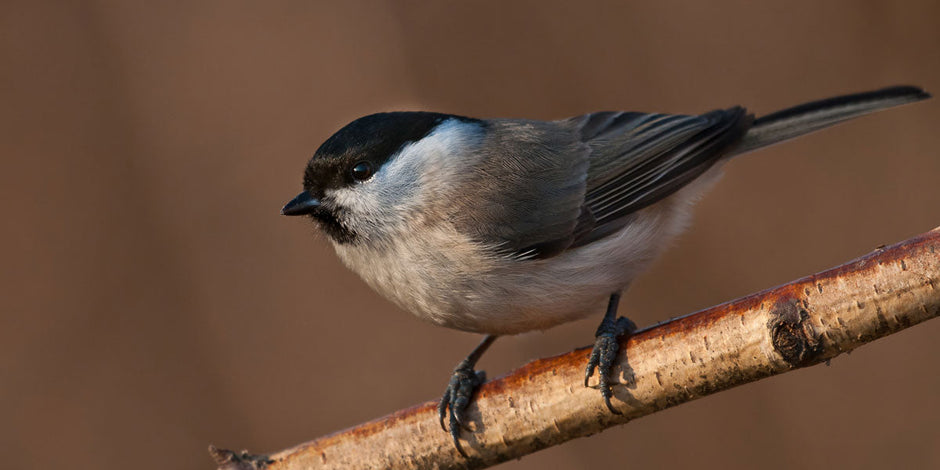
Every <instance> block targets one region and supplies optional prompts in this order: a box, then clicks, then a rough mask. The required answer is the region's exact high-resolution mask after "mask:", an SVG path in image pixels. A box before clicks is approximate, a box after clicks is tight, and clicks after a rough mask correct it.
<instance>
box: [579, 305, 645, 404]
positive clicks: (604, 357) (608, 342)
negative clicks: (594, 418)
mask: <svg viewBox="0 0 940 470" xmlns="http://www.w3.org/2000/svg"><path fill="white" fill-rule="evenodd" d="M619 302H620V292H615V293H613V294H611V295H610V303H608V304H607V313H606V314H604V319H603V320H601V324H600V326H598V327H597V332H596V333H594V338H595V339H594V349H593V350H592V351H591V358H590V359H589V360H588V364H587V369H586V370H585V371H584V386H585V387H587V386H588V379H590V378H591V375H593V374H594V369H595V368H596V369H597V373H598V375H599V376H600V377H599V378H600V389H601V395H603V397H604V403H606V404H607V409H609V410H610V412H611V413H614V414H618V415H619V414H622V413H620V412H619V411H617V410H616V409H614V407H613V406H612V405H611V404H610V397H611V396H613V394H614V393H613V391H612V390H611V388H610V384H611V381H612V380H611V379H612V377H611V369H612V368H613V365H614V359H616V358H617V351H619V350H620V337H621V336H623V335H629V334H632V333H633V332H634V331H636V324H634V323H633V322H632V321H630V319H629V318H626V317H620V318H617V304H618V303H619Z"/></svg>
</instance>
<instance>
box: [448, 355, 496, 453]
mask: <svg viewBox="0 0 940 470" xmlns="http://www.w3.org/2000/svg"><path fill="white" fill-rule="evenodd" d="M483 382H486V372H484V371H482V370H481V371H475V370H473V369H472V368H471V367H470V366H469V365H467V364H463V363H461V364H460V365H459V366H457V369H455V370H454V375H452V376H451V378H450V383H448V384H447V389H446V390H444V396H443V397H441V402H440V403H439V404H438V405H437V413H438V418H439V420H440V423H441V429H443V430H445V431H449V432H450V436H451V438H453V440H454V446H455V447H457V452H460V455H462V456H464V458H467V453H466V452H465V451H464V450H463V446H461V445H460V430H461V429H465V430H467V431H471V429H470V428H469V427H468V426H467V424H466V411H467V407H468V406H469V405H470V399H471V398H472V397H473V393H474V392H475V391H476V389H477V387H479V386H480V384H482V383H483ZM448 410H449V411H450V416H449V417H448V425H449V427H450V429H447V426H444V418H445V417H447V411H448Z"/></svg>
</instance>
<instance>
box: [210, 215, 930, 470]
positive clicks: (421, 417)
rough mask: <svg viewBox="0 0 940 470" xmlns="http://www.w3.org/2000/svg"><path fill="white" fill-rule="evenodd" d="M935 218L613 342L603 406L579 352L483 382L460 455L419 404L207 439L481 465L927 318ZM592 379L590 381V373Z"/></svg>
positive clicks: (222, 464)
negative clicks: (339, 421)
mask: <svg viewBox="0 0 940 470" xmlns="http://www.w3.org/2000/svg"><path fill="white" fill-rule="evenodd" d="M938 286H940V227H938V228H936V229H934V230H932V231H930V232H928V233H925V234H923V235H920V236H917V237H914V238H912V239H910V240H907V241H904V242H902V243H899V244H897V245H894V246H891V247H888V248H880V249H878V250H876V251H875V252H873V253H870V254H868V255H866V256H864V257H861V258H859V259H856V260H854V261H850V262H848V263H846V264H843V265H842V266H839V267H836V268H833V269H830V270H828V271H825V272H822V273H819V274H816V275H812V276H809V277H806V278H803V279H800V280H797V281H794V282H791V283H789V284H786V285H783V286H780V287H777V288H774V289H770V290H767V291H764V292H760V293H757V294H753V295H750V296H748V297H744V298H742V299H738V300H735V301H732V302H729V303H726V304H722V305H718V306H716V307H712V308H710V309H707V310H704V311H701V312H698V313H695V314H691V315H687V316H684V317H680V318H676V319H674V320H671V321H668V322H665V323H662V324H658V325H655V326H652V327H650V328H647V329H645V330H641V331H639V332H637V333H636V334H634V335H633V336H631V337H630V338H627V339H624V340H623V342H622V347H625V348H626V354H625V356H624V355H623V354H621V356H620V358H619V363H618V364H617V366H615V367H616V369H615V370H616V371H617V373H618V375H619V376H620V377H621V378H620V383H621V384H622V385H621V386H616V387H614V397H615V400H614V401H613V403H614V406H616V407H617V408H618V409H619V410H620V411H622V412H623V415H622V416H617V415H614V414H612V413H610V412H609V411H608V410H607V409H606V407H605V406H604V402H603V399H602V398H601V395H600V394H599V393H597V390H593V389H590V388H586V387H584V386H583V385H582V381H583V374H584V365H585V363H586V361H587V355H588V354H589V352H590V348H582V349H578V350H575V351H573V352H570V353H567V354H563V355H560V356H556V357H552V358H547V359H539V360H536V361H533V362H531V363H529V364H527V365H525V366H523V367H521V368H520V369H518V370H516V371H514V372H512V373H510V374H509V375H507V376H505V377H502V378H500V379H497V380H493V381H491V382H488V383H486V384H484V385H483V386H482V387H481V388H480V390H479V392H478V393H477V395H476V398H475V401H474V404H473V405H471V407H470V408H469V409H468V411H469V416H470V417H471V419H472V426H473V428H474V431H473V432H470V431H464V432H463V438H464V439H465V442H466V443H465V444H464V448H465V449H466V450H467V451H468V453H469V454H470V458H469V459H464V458H463V457H461V456H460V454H458V453H457V451H456V449H455V448H454V444H453V443H452V442H451V440H450V436H449V434H448V433H446V432H444V431H442V430H441V427H440V425H439V424H438V418H437V409H436V403H433V402H428V403H424V404H421V405H418V406H415V407H412V408H409V409H406V410H402V411H398V412H396V413H393V414H391V415H388V416H386V417H384V418H380V419H378V420H375V421H372V422H368V423H365V424H361V425H359V426H356V427H353V428H350V429H347V430H345V431H340V432H338V433H335V434H331V435H328V436H324V437H321V438H319V439H316V440H313V441H310V442H307V443H305V444H300V445H298V446H296V447H293V448H290V449H286V450H283V451H280V452H277V453H274V454H271V455H251V454H248V453H247V452H244V451H243V452H241V453H235V452H232V451H228V450H222V449H217V448H215V447H213V446H210V448H209V452H210V454H212V456H213V458H214V459H215V460H216V462H217V463H218V464H219V469H220V470H222V469H225V470H236V469H239V470H241V469H257V468H268V469H314V468H386V467H395V468H407V469H419V468H455V467H457V468H482V467H486V466H490V465H494V464H497V463H500V462H504V461H506V460H510V459H515V458H519V457H521V456H523V455H526V454H529V453H532V452H535V451H537V450H540V449H544V448H546V447H549V446H553V445H557V444H561V443H562V442H565V441H568V440H570V439H574V438H577V437H584V436H589V435H591V434H594V433H597V432H600V431H602V430H604V429H606V428H608V427H611V426H614V425H617V424H623V423H626V422H628V421H630V420H633V419H636V418H639V417H641V416H645V415H648V414H651V413H655V412H657V411H660V410H663V409H665V408H669V407H671V406H675V405H678V404H680V403H685V402H687V401H691V400H694V399H696V398H699V397H703V396H705V395H709V394H712V393H715V392H719V391H722V390H727V389H729V388H731V387H734V386H737V385H741V384H745V383H748V382H753V381H755V380H760V379H763V378H766V377H770V376H772V375H776V374H780V373H783V372H787V371H791V370H794V369H797V368H800V367H807V366H811V365H814V364H819V363H821V362H826V361H828V360H829V359H831V358H833V357H835V356H838V355H839V354H842V353H844V352H848V351H851V350H852V349H855V348H857V347H859V346H861V345H863V344H865V343H868V342H870V341H874V340H875V339H878V338H881V337H883V336H887V335H889V334H892V333H895V332H898V331H900V330H903V329H905V328H907V327H910V326H913V325H915V324H917V323H920V322H922V321H925V320H928V319H930V318H933V317H936V316H938V315H940V288H938ZM595 383H596V382H595Z"/></svg>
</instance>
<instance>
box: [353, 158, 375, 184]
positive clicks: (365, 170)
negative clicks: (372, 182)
mask: <svg viewBox="0 0 940 470" xmlns="http://www.w3.org/2000/svg"><path fill="white" fill-rule="evenodd" d="M370 176H372V164H371V163H369V162H359V163H357V164H356V166H354V167H352V177H353V179H355V180H356V181H364V180H367V179H369V177H370Z"/></svg>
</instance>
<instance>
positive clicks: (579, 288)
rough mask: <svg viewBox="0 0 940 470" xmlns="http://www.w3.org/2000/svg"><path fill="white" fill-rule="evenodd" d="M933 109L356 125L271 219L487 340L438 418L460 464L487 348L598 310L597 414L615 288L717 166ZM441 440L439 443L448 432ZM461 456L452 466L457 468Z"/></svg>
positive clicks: (403, 119)
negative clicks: (324, 238)
mask: <svg viewBox="0 0 940 470" xmlns="http://www.w3.org/2000/svg"><path fill="white" fill-rule="evenodd" d="M929 97H930V95H929V94H927V93H926V92H924V91H923V90H921V89H919V88H915V87H908V86H899V87H892V88H886V89H882V90H877V91H872V92H867V93H859V94H854V95H848V96H841V97H836V98H829V99H825V100H821V101H815V102H812V103H807V104H803V105H800V106H796V107H793V108H789V109H785V110H783V111H778V112H776V113H773V114H770V115H767V116H763V117H760V118H757V119H755V118H754V117H753V115H751V114H748V113H747V111H746V110H745V109H744V108H742V107H738V106H736V107H732V108H728V109H721V110H716V111H711V112H708V113H705V114H702V115H698V116H684V115H668V114H648V113H639V112H597V113H591V114H585V115H581V116H576V117H572V118H568V119H562V120H558V121H534V120H523V119H474V118H468V117H463V116H455V115H450V114H438V113H429V112H392V113H380V114H373V115H370V116H365V117H362V118H360V119H357V120H355V121H353V122H352V123H350V124H348V125H346V126H345V127H343V128H342V129H340V130H339V131H338V132H336V133H335V134H334V135H333V136H332V137H330V138H329V139H327V141H326V142H324V143H323V145H321V146H320V148H319V149H317V151H316V153H315V154H314V156H313V158H311V159H310V161H309V163H308V164H307V167H306V171H305V173H304V179H303V188H304V190H303V192H301V193H300V195H298V196H297V197H295V198H294V199H293V200H291V201H290V202H288V203H287V205H286V206H284V208H283V209H282V211H281V213H282V214H284V215H292V216H299V215H306V216H309V217H310V218H311V219H312V220H313V221H314V222H315V223H316V225H318V226H319V228H320V229H322V230H323V232H325V233H326V234H327V235H328V236H329V238H330V241H331V242H332V244H333V246H334V248H335V249H336V253H337V254H338V255H339V257H340V259H342V261H343V262H344V263H345V264H346V265H347V266H348V267H349V268H350V269H352V270H353V271H355V272H356V273H358V274H359V275H360V276H362V278H363V279H364V280H365V281H366V282H367V283H368V284H369V285H370V286H372V288H373V289H375V290H376V291H378V292H379V293H381V294H383V295H384V296H385V297H387V298H389V299H390V300H392V301H393V302H394V303H396V304H397V305H399V306H400V307H402V308H404V309H405V310H408V311H410V312H412V313H414V314H415V315H417V316H418V317H419V318H421V319H424V320H427V321H430V322H432V323H435V324H437V325H441V326H446V327H450V328H456V329H459V330H464V331H470V332H475V333H482V334H485V335H486V337H485V339H484V340H483V342H482V343H480V345H479V346H477V348H476V349H475V350H474V351H473V352H472V353H471V354H470V355H469V356H468V357H467V358H466V359H465V360H463V361H462V362H461V363H460V364H459V365H458V366H457V368H456V369H455V370H454V372H453V375H452V378H451V380H450V383H449V385H448V387H447V389H446V391H445V393H444V397H443V398H442V400H441V402H440V406H439V413H440V419H441V426H442V427H444V420H445V417H446V416H447V415H448V410H449V428H450V433H451V435H452V436H453V439H454V443H455V445H456V446H457V449H458V450H459V451H460V452H461V453H462V454H464V450H463V448H462V447H461V446H460V442H459V440H458V438H459V428H460V427H461V426H462V424H463V421H464V420H465V409H466V408H467V406H468V404H469V403H470V399H471V398H472V395H473V391H474V390H475V388H476V387H477V386H479V385H480V384H481V383H482V382H483V381H484V380H485V375H484V374H483V372H482V371H479V372H478V371H475V370H474V366H475V364H476V362H477V360H478V359H479V358H480V356H481V355H482V354H483V352H484V351H485V350H486V349H487V348H488V347H489V345H490V344H492V343H493V341H494V340H495V338H496V337H497V336H502V335H512V334H516V333H522V332H525V331H531V330H542V329H546V328H550V327H553V326H555V325H558V324H561V323H564V322H569V321H572V320H577V319H579V318H582V317H584V316H586V315H589V314H591V313H593V312H596V311H598V310H601V309H603V307H604V304H605V303H606V304H607V309H606V314H605V315H604V318H603V320H602V321H601V324H600V326H599V327H598V329H597V333H596V338H595V345H594V349H593V352H592V353H591V357H590V360H589V362H588V366H587V370H586V373H585V385H587V381H588V379H589V378H590V377H591V375H593V372H594V370H595V368H596V369H597V370H598V374H599V378H600V385H599V388H600V391H601V394H602V395H603V398H604V400H605V402H606V404H607V407H608V408H609V409H610V411H611V412H613V413H618V414H619V412H618V411H617V410H616V409H615V408H614V407H613V406H612V405H611V403H610V398H611V395H612V392H611V384H612V383H613V378H612V377H611V367H612V364H613V362H614V359H615V357H616V355H617V352H618V338H619V337H620V336H622V335H624V334H628V333H630V332H631V331H632V330H633V329H634V328H635V327H634V326H633V324H632V322H630V321H629V320H627V319H626V318H622V317H621V318H618V317H617V303H618V300H619V296H620V292H621V291H623V290H624V289H625V288H627V286H629V285H630V283H631V282H632V281H633V279H634V278H636V277H637V275H638V274H640V273H641V272H643V270H644V269H646V268H647V266H648V265H649V264H650V262H651V261H652V260H653V259H654V258H655V257H656V256H657V255H659V254H660V253H661V252H662V251H663V249H664V248H665V247H666V246H667V244H668V242H669V241H670V240H671V239H672V238H673V237H675V236H676V235H677V234H678V233H679V232H680V231H682V229H683V228H684V227H685V226H686V225H687V223H688V222H689V213H690V209H691V208H692V205H693V203H694V202H695V201H696V200H697V199H698V197H699V196H700V195H701V194H702V193H703V191H704V190H706V189H707V188H708V187H709V186H711V184H712V183H713V182H714V181H715V180H716V179H717V177H718V176H719V172H720V171H719V168H720V167H721V165H722V164H723V163H724V162H726V161H727V160H729V159H730V158H731V157H733V156H736V155H741V154H743V153H746V152H749V151H751V150H755V149H757V148H760V147H766V146H768V145H771V144H775V143H778V142H781V141H783V140H787V139H790V138H793V137H797V136H799V135H803V134H806V133H809V132H812V131H815V130H819V129H822V128H824V127H827V126H830V125H832V124H836V123H838V122H842V121H845V120H848V119H851V118H854V117H858V116H861V115H863V114H868V113H871V112H873V111H877V110H880V109H883V108H889V107H892V106H897V105H901V104H905V103H910V102H914V101H919V100H923V99H926V98H929ZM445 429H446V428H445ZM464 455H466V454H464Z"/></svg>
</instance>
